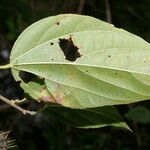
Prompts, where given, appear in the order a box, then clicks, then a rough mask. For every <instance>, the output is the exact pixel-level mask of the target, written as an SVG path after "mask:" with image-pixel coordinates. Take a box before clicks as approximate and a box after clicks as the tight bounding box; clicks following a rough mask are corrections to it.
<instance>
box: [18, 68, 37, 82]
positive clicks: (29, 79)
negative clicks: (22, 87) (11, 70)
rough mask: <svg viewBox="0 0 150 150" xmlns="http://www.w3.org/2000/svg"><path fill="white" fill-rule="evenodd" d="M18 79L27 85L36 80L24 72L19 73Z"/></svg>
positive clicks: (30, 74) (32, 75) (34, 76)
mask: <svg viewBox="0 0 150 150" xmlns="http://www.w3.org/2000/svg"><path fill="white" fill-rule="evenodd" d="M19 77H20V78H21V79H22V80H23V81H24V82H25V83H28V82H30V81H31V80H33V79H34V78H36V75H34V74H32V73H29V72H25V71H19Z"/></svg>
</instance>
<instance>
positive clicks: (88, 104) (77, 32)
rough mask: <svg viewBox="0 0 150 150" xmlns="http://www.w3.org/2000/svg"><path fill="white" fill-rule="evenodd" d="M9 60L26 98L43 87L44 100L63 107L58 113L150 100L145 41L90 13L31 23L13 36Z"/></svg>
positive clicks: (37, 95) (149, 62) (149, 47)
mask: <svg viewBox="0 0 150 150" xmlns="http://www.w3.org/2000/svg"><path fill="white" fill-rule="evenodd" d="M10 63H12V64H13V65H14V66H13V68H12V73H13V76H14V78H15V80H16V81H20V80H21V81H22V82H21V86H22V88H23V89H24V90H25V92H26V93H28V94H29V95H30V96H31V97H33V98H34V99H37V100H39V99H41V94H40V92H41V90H42V91H43V90H44V89H46V96H48V95H47V94H49V95H50V97H48V99H46V100H49V101H50V102H54V101H55V102H56V103H59V104H61V106H65V107H62V108H60V109H59V108H58V113H59V111H60V112H63V111H62V110H63V109H66V107H68V108H67V110H66V111H70V114H72V112H75V113H76V111H77V110H79V112H80V110H81V109H82V110H81V111H83V109H84V110H85V109H92V110H94V109H95V108H97V107H100V108H99V109H101V108H102V106H105V107H106V108H107V107H108V109H109V107H110V106H108V105H118V104H128V103H133V102H137V101H143V100H149V98H150V67H149V66H150V44H149V43H148V42H146V41H144V40H143V39H142V38H140V37H138V36H136V35H133V34H131V33H129V32H127V31H125V30H122V29H118V28H115V27H114V26H113V25H110V24H108V23H105V22H102V21H100V20H98V19H95V18H92V17H88V16H81V15H73V14H65V15H58V16H53V17H48V18H46V19H43V20H40V21H38V22H36V23H34V24H33V25H31V26H30V27H28V28H27V29H26V30H25V31H24V32H23V33H22V34H21V35H20V37H19V38H18V39H17V41H16V43H15V44H14V47H13V49H12V52H11V58H10ZM20 71H26V72H29V73H32V74H35V75H37V77H40V78H43V81H44V86H43V84H42V85H40V84H38V83H36V81H32V82H29V83H25V82H24V81H23V80H22V79H21V78H20V76H19V72H20ZM39 89H40V90H39ZM32 93H34V94H32ZM44 94H45V91H44ZM50 109H51V108H50ZM54 109H55V108H54ZM76 109H77V110H76ZM56 110H57V109H56ZM102 111H103V109H102ZM113 112H114V113H115V114H116V115H118V113H117V112H116V111H114V109H112V110H111V113H113ZM104 114H105V112H104ZM99 117H101V116H99ZM112 117H113V116H112ZM102 124H104V125H105V123H104V122H103V123H102ZM106 124H107V122H106ZM108 124H110V123H108ZM95 125H96V124H95ZM118 125H119V126H121V124H120V123H119V118H118ZM85 126H86V125H85Z"/></svg>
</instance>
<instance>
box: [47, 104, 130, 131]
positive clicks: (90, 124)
mask: <svg viewBox="0 0 150 150" xmlns="http://www.w3.org/2000/svg"><path fill="white" fill-rule="evenodd" d="M44 112H45V113H46V114H48V115H49V116H52V117H54V116H55V117H56V118H57V119H59V120H60V121H62V122H65V123H67V124H70V125H71V126H74V127H78V128H98V127H104V126H107V125H109V126H115V127H122V128H126V129H128V130H130V128H129V127H128V125H127V124H126V123H124V121H123V120H122V118H121V116H120V115H119V114H118V112H117V110H116V108H115V107H113V106H104V107H99V108H87V109H71V108H67V107H62V106H60V105H56V104H51V105H47V106H46V107H45V109H44ZM130 131H131V130H130Z"/></svg>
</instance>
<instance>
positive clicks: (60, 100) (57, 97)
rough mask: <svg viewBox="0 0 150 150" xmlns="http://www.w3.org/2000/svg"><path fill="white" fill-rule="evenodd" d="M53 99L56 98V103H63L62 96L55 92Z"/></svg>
mask: <svg viewBox="0 0 150 150" xmlns="http://www.w3.org/2000/svg"><path fill="white" fill-rule="evenodd" d="M55 100H56V103H58V104H63V96H61V95H59V94H57V95H55Z"/></svg>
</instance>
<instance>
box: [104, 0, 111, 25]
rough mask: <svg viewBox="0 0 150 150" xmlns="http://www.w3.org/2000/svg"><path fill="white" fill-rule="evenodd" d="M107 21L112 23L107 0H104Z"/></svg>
mask: <svg viewBox="0 0 150 150" xmlns="http://www.w3.org/2000/svg"><path fill="white" fill-rule="evenodd" d="M105 7H106V17H107V22H108V23H112V17H111V10H110V3H109V0H105Z"/></svg>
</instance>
